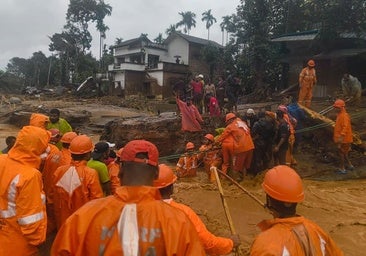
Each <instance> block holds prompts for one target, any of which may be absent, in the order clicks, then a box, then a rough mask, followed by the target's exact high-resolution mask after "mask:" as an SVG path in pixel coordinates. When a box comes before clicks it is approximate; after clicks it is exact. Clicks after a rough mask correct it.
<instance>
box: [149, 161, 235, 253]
mask: <svg viewBox="0 0 366 256" xmlns="http://www.w3.org/2000/svg"><path fill="white" fill-rule="evenodd" d="M176 180H177V176H175V175H174V173H173V170H172V169H171V168H170V167H169V166H167V165H165V164H160V165H159V178H158V179H157V180H155V181H154V187H157V188H159V191H160V194H161V197H162V199H163V201H164V202H165V203H167V204H169V205H171V206H173V207H174V208H177V209H179V210H181V211H183V212H184V213H185V214H186V215H187V217H188V218H189V219H190V221H191V222H192V223H193V225H194V227H195V228H196V231H197V233H198V236H199V239H200V241H201V243H202V245H203V248H204V249H205V251H206V253H207V255H226V254H229V253H230V252H232V250H233V249H234V248H236V247H237V246H239V245H240V238H239V236H238V235H232V236H231V237H230V238H226V237H219V236H215V235H214V234H212V233H211V232H210V231H208V230H207V228H206V226H205V224H204V223H203V222H202V220H201V219H200V217H198V215H197V214H196V213H195V212H194V211H193V210H192V209H191V208H190V207H188V206H187V205H184V204H180V203H177V202H175V201H174V200H173V199H172V198H171V195H172V194H173V190H174V183H175V182H176Z"/></svg>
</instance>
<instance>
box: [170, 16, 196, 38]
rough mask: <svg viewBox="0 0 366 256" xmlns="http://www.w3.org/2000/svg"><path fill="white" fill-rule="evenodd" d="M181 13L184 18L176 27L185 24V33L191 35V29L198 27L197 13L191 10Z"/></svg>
mask: <svg viewBox="0 0 366 256" xmlns="http://www.w3.org/2000/svg"><path fill="white" fill-rule="evenodd" d="M179 15H180V16H181V17H182V20H181V21H179V22H178V23H177V24H176V25H175V26H176V28H178V27H181V26H183V27H184V29H183V31H184V33H188V35H189V31H190V30H191V28H192V27H196V20H195V18H196V14H195V13H193V12H191V11H187V12H179Z"/></svg>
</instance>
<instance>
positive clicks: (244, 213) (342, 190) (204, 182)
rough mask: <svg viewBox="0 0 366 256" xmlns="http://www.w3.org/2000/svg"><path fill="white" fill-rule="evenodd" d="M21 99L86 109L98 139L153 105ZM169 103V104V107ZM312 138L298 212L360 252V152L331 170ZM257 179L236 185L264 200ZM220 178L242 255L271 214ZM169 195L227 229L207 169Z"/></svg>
mask: <svg viewBox="0 0 366 256" xmlns="http://www.w3.org/2000/svg"><path fill="white" fill-rule="evenodd" d="M27 100H28V101H29V102H31V103H32V102H33V103H32V104H34V105H36V104H38V105H39V104H42V105H46V106H47V107H48V108H51V107H57V108H60V109H61V112H62V111H67V110H68V108H69V109H73V110H75V109H79V110H85V111H89V112H90V113H91V122H90V124H89V125H88V127H80V129H81V130H82V132H84V133H86V134H88V135H90V136H91V137H92V138H93V140H94V141H98V140H99V136H100V132H101V128H100V126H102V125H103V124H105V123H106V122H108V121H110V120H111V119H114V118H116V117H121V116H124V117H132V116H141V115H151V114H155V113H154V112H155V111H154V110H152V109H153V108H150V109H138V108H133V109H132V108H126V106H121V104H120V101H119V100H118V98H117V99H114V98H113V100H112V99H108V100H88V101H78V100H67V101H65V100H52V101H46V100H42V101H41V102H38V101H37V100H33V99H27ZM324 106H326V103H325V102H319V103H318V105H316V104H314V108H318V109H323V108H324ZM16 107H17V106H8V105H6V106H2V108H1V109H2V110H1V111H0V148H4V147H5V137H6V136H8V135H16V134H17V132H18V130H19V128H18V127H17V125H16V124H7V123H4V120H5V119H6V118H5V117H6V116H5V114H6V113H7V111H10V110H11V108H16ZM174 109H175V106H173V107H172V109H169V110H173V111H174ZM364 110H365V109H363V110H361V111H364ZM364 120H365V118H363V119H361V120H360V121H358V123H357V126H360V127H362V125H364V122H365V121H364ZM320 137H321V136H320ZM312 141H313V139H312V138H310V139H309V140H304V143H303V144H302V145H300V146H299V148H298V150H297V153H296V155H295V157H296V159H297V161H298V165H297V166H296V167H295V169H296V170H297V171H298V173H299V174H300V175H301V176H302V177H303V180H304V185H305V201H304V202H303V203H301V204H299V206H298V213H299V214H300V215H304V216H305V217H308V218H309V219H311V220H313V221H315V222H316V223H317V224H318V225H319V226H321V227H322V228H323V229H324V230H325V231H327V232H328V233H330V235H331V237H332V238H333V239H334V240H335V241H336V243H337V244H338V245H339V247H340V248H341V249H342V250H343V251H344V253H345V255H354V256H356V255H363V252H364V251H366V191H365V190H366V179H365V177H366V163H365V161H366V159H365V158H366V157H365V156H364V155H363V154H362V153H361V152H357V151H352V152H351V160H352V161H353V164H354V165H355V167H356V168H355V170H354V171H352V172H349V173H348V174H346V175H340V174H336V173H335V172H334V171H335V169H336V166H337V163H336V162H335V161H334V159H333V158H334V155H332V151H331V150H324V146H323V145H325V144H326V143H320V145H316V143H312ZM325 151H327V152H328V151H329V152H330V153H329V156H328V157H325V156H324V152H325ZM329 159H330V160H329ZM168 164H169V165H171V166H172V167H173V166H174V165H175V162H174V160H173V161H170V162H169V163H168ZM262 180H263V174H259V175H257V176H255V177H254V176H250V175H248V176H247V177H246V178H245V179H244V180H243V181H242V182H241V185H242V186H243V187H244V188H245V189H247V190H248V191H249V192H250V193H252V194H253V195H254V196H256V197H257V198H259V199H260V200H261V201H262V202H264V201H265V197H264V194H263V192H262V189H261V186H260V185H261V182H262ZM221 181H222V185H223V188H224V193H225V198H226V200H227V204H228V206H229V209H230V213H231V215H232V219H233V223H234V226H235V229H236V232H237V233H238V234H239V235H240V237H241V239H242V248H241V252H242V255H248V252H249V248H250V244H251V242H252V241H253V239H254V237H255V236H256V235H257V234H258V233H259V229H258V228H257V227H256V224H257V223H258V222H260V221H261V220H263V219H268V218H271V215H269V214H268V213H267V212H266V211H265V210H264V209H263V207H262V206H260V205H259V204H258V203H257V202H255V201H254V200H253V199H251V198H250V197H249V196H248V195H246V194H244V193H243V192H242V191H241V190H239V189H238V188H237V187H236V186H234V185H232V184H231V183H230V182H229V181H227V180H225V178H222V180H221ZM174 197H175V199H176V200H177V201H179V202H182V203H185V204H187V205H189V206H191V207H192V208H193V209H194V210H195V211H196V212H197V213H198V214H199V216H200V217H201V218H202V220H203V221H204V223H205V224H206V225H207V228H208V229H209V230H210V231H211V232H212V233H214V234H216V235H219V236H227V235H229V234H230V228H229V225H228V222H227V219H226V216H225V212H224V208H223V206H222V202H221V198H220V194H219V192H218V190H217V188H216V186H215V185H213V184H210V183H209V182H208V178H207V175H206V174H205V173H204V172H203V171H202V170H201V171H199V172H198V176H197V177H195V178H186V179H181V180H178V182H177V183H176V185H175V194H174ZM49 244H50V243H49ZM42 254H43V255H48V252H47V249H44V250H43V252H42Z"/></svg>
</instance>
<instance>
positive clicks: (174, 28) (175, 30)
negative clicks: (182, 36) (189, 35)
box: [165, 24, 180, 36]
mask: <svg viewBox="0 0 366 256" xmlns="http://www.w3.org/2000/svg"><path fill="white" fill-rule="evenodd" d="M174 32H180V31H179V30H177V27H176V26H175V25H174V24H171V25H170V26H169V28H167V29H166V30H165V34H166V35H167V36H170V34H171V33H174Z"/></svg>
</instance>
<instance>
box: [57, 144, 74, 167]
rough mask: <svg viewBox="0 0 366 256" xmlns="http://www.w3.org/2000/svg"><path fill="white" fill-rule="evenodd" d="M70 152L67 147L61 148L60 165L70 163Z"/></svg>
mask: <svg viewBox="0 0 366 256" xmlns="http://www.w3.org/2000/svg"><path fill="white" fill-rule="evenodd" d="M71 160H72V159H71V153H70V150H69V149H68V148H62V149H61V160H60V166H62V165H68V164H70V163H71Z"/></svg>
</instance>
